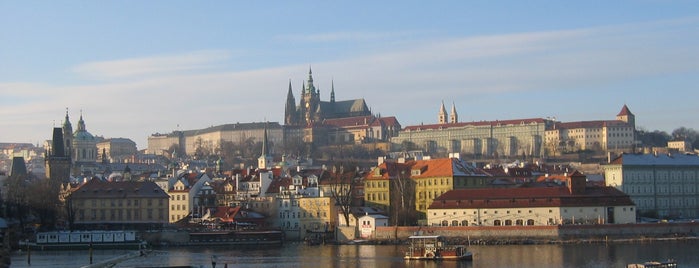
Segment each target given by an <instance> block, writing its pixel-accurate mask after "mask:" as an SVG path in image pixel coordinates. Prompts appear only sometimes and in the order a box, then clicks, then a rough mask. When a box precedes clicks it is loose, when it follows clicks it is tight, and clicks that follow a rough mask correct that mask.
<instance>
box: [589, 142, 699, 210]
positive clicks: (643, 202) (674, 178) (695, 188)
mask: <svg viewBox="0 0 699 268" xmlns="http://www.w3.org/2000/svg"><path fill="white" fill-rule="evenodd" d="M602 169H603V170H604V177H605V184H606V185H607V186H612V187H615V188H617V189H619V190H621V191H623V192H624V193H626V194H628V195H629V196H631V199H633V201H634V202H635V203H636V205H637V207H638V212H639V215H640V216H649V217H663V218H664V217H671V218H696V217H699V157H698V156H696V155H685V154H622V155H621V156H619V157H617V158H615V159H613V160H612V161H611V162H610V163H609V164H606V165H603V166H602Z"/></svg>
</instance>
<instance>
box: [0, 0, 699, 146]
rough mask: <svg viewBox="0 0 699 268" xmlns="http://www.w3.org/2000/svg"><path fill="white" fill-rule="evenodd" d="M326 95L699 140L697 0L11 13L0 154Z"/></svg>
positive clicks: (222, 118)
mask: <svg viewBox="0 0 699 268" xmlns="http://www.w3.org/2000/svg"><path fill="white" fill-rule="evenodd" d="M309 68H312V70H313V79H314V84H315V86H316V88H318V89H319V90H320V94H321V95H320V96H321V99H322V100H324V101H328V100H329V98H330V89H331V85H333V84H334V88H335V96H336V99H337V100H348V99H357V98H364V99H365V101H366V103H367V105H368V106H369V107H370V108H371V110H372V112H373V113H374V114H379V115H381V116H395V117H396V118H397V119H398V121H399V122H400V123H401V125H403V126H410V125H419V124H434V123H436V122H437V115H438V112H439V107H440V105H441V103H442V102H443V103H444V104H445V106H446V107H447V110H449V109H450V108H451V106H452V105H454V106H455V107H456V109H457V112H458V114H459V121H461V122H470V121H483V120H487V121H490V120H509V119H523V118H547V117H555V118H556V120H558V121H562V122H570V121H584V120H613V119H614V118H615V116H616V114H617V113H619V111H620V110H621V108H622V106H623V105H627V106H628V107H629V109H630V110H631V112H633V113H634V114H635V115H636V125H637V127H638V128H643V129H646V130H650V131H652V130H661V131H666V132H668V133H670V132H672V130H674V129H676V128H678V127H687V128H693V129H695V130H699V120H698V119H697V115H698V114H699V113H698V112H699V105H698V103H699V102H698V100H699V98H698V97H699V93H697V92H699V91H698V90H697V89H698V88H697V87H698V86H699V3H697V2H695V1H681V0H677V1H669V0H668V1H661V0H646V1H643V0H639V1H594V0H593V1H410V0H403V1H343V2H340V1H177V0H168V1H159V0H153V1H132V0H127V1H107V0H105V1H33V0H30V1H7V0H0V142H21V143H34V144H40V145H41V144H43V142H44V141H45V140H48V139H51V135H52V128H53V127H58V126H60V125H61V124H62V123H63V118H64V117H65V113H66V109H68V113H69V116H70V119H71V123H72V124H73V129H74V130H75V129H77V122H78V119H79V117H80V116H81V115H82V116H83V118H84V120H85V124H86V128H87V130H88V131H89V132H90V133H92V134H93V135H96V136H103V137H105V138H129V139H131V140H133V141H135V142H136V143H137V146H138V148H139V149H145V148H146V147H147V138H148V136H150V135H151V134H154V133H170V132H172V131H174V130H191V129H201V128H206V127H209V126H216V125H222V124H229V123H237V122H240V123H249V122H263V121H270V122H280V123H283V117H284V104H285V101H286V94H287V91H288V86H289V83H291V85H292V89H293V92H294V95H295V97H296V99H297V100H298V99H299V94H300V92H301V86H302V82H303V81H305V80H306V78H307V76H308V71H309Z"/></svg>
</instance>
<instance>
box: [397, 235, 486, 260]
mask: <svg viewBox="0 0 699 268" xmlns="http://www.w3.org/2000/svg"><path fill="white" fill-rule="evenodd" d="M408 241H409V242H410V246H409V247H408V250H407V251H406V252H405V256H404V257H403V258H404V259H405V260H437V261H440V260H445V261H446V260H454V261H460V260H472V259H473V253H471V252H469V251H468V250H467V249H466V247H465V246H463V245H447V241H446V239H445V237H444V236H439V235H413V236H410V237H408Z"/></svg>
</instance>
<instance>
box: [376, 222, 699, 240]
mask: <svg viewBox="0 0 699 268" xmlns="http://www.w3.org/2000/svg"><path fill="white" fill-rule="evenodd" d="M698 231H699V223H654V224H604V225H552V226H448V227H447V226H445V227H432V226H430V227H427V226H409V227H404V226H390V227H376V233H375V234H376V235H375V238H374V239H375V240H405V239H407V238H408V237H409V236H411V235H441V236H447V237H457V238H468V239H471V240H529V239H532V240H566V239H583V238H633V237H668V236H695V235H696V233H697V232H698Z"/></svg>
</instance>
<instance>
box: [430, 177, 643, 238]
mask: <svg viewBox="0 0 699 268" xmlns="http://www.w3.org/2000/svg"><path fill="white" fill-rule="evenodd" d="M635 207H636V206H635V205H634V204H633V202H632V201H631V199H630V198H629V196H628V195H626V194H624V193H622V192H621V191H619V190H617V189H616V188H614V187H587V186H586V182H585V176H584V175H582V174H580V173H578V172H574V173H573V174H571V175H570V176H569V177H568V181H567V187H530V188H487V189H459V190H452V191H449V192H446V193H444V194H442V195H441V196H439V197H438V198H436V199H435V200H434V201H433V202H432V205H431V206H430V207H429V209H428V211H427V222H428V225H432V226H472V225H473V226H510V225H522V226H523V225H556V224H577V223H585V224H606V223H634V222H636V211H635Z"/></svg>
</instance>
